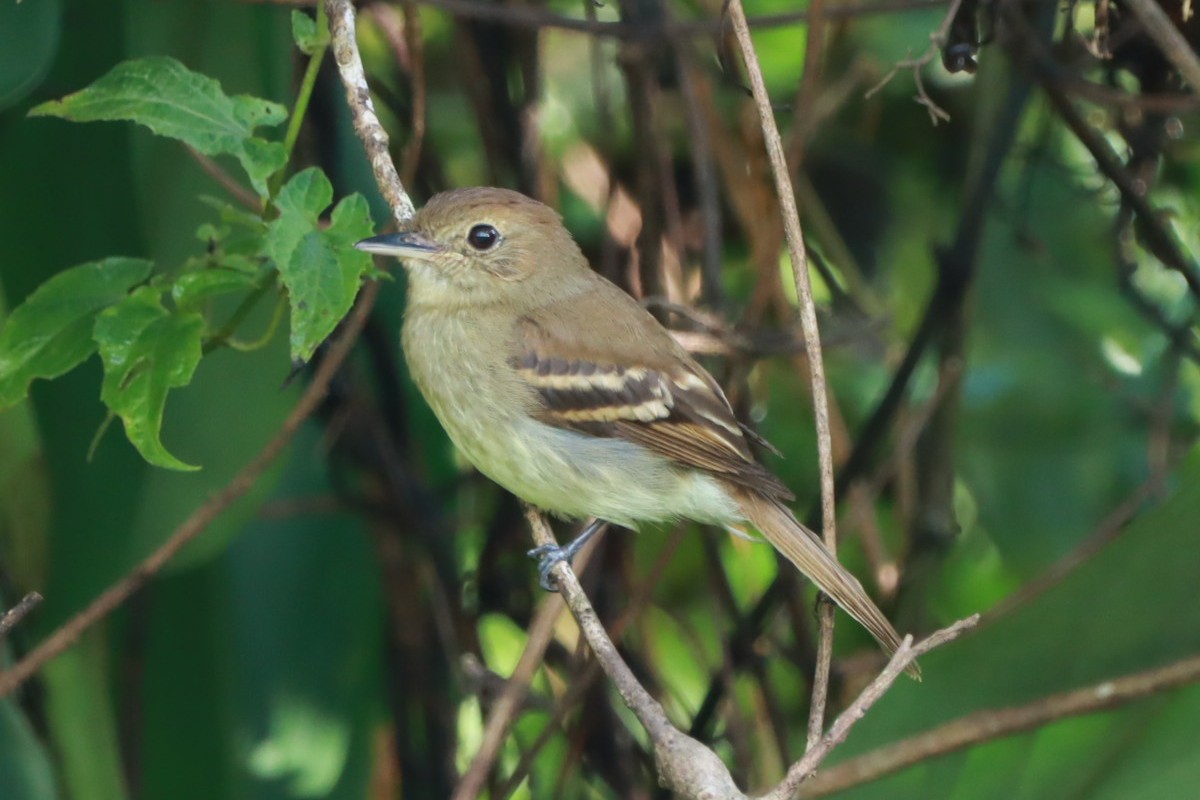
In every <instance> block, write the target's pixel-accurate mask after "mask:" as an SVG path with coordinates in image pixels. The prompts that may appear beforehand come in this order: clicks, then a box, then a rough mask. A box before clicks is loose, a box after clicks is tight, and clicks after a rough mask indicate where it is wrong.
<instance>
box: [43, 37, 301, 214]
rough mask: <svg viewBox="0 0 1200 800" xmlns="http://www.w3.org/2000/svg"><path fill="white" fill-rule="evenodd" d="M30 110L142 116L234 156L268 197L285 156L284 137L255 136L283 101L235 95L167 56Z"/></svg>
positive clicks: (213, 151)
mask: <svg viewBox="0 0 1200 800" xmlns="http://www.w3.org/2000/svg"><path fill="white" fill-rule="evenodd" d="M29 114H30V116H35V117H36V116H50V117H61V118H63V119H69V120H74V121H75V122H95V121H99V120H125V121H129V122H136V123H139V124H141V125H145V126H146V127H147V128H149V129H150V130H152V131H154V132H155V133H157V134H158V135H160V136H168V137H170V138H172V139H178V140H180V141H182V142H185V143H187V144H189V145H191V146H192V147H194V148H196V149H197V150H199V151H200V152H201V153H204V154H205V155H210V156H214V155H220V154H229V155H232V156H234V157H236V158H237V159H238V161H239V162H241V165H242V168H243V169H245V170H246V174H247V175H248V176H249V177H250V182H251V184H252V185H253V186H254V188H255V190H256V191H258V193H259V194H260V195H263V196H266V193H267V177H268V176H270V175H271V173H273V172H275V171H276V170H278V169H280V168H281V167H282V166H283V165H284V164H285V163H286V162H287V153H286V152H285V150H284V148H283V145H282V144H280V143H279V142H268V141H266V140H263V139H259V138H256V137H255V136H254V130H255V128H258V127H259V126H262V125H278V124H279V123H280V122H282V121H283V120H284V119H286V117H287V110H286V109H285V108H284V107H283V106H281V105H279V104H278V103H272V102H271V101H269V100H263V99H261V98H258V97H250V96H248V95H237V96H235V97H230V96H228V95H226V94H225V92H224V91H222V89H221V84H220V83H218V82H217V81H215V80H213V79H212V78H209V77H207V76H205V75H201V74H200V73H197V72H192V71H191V70H189V69H188V68H187V67H185V66H184V65H183V64H180V63H179V62H178V61H176V60H175V59H173V58H167V57H165V56H151V57H149V58H142V59H135V60H132V61H125V62H122V63H120V64H118V65H117V66H115V67H113V69H112V70H111V71H109V73H108V74H107V75H105V76H104V77H102V78H100V79H99V80H98V81H96V82H95V83H93V84H92V85H91V86H89V87H87V88H86V89H82V90H80V91H78V92H75V93H74V94H69V95H67V96H66V97H64V98H63V99H61V100H51V101H49V102H46V103H42V104H41V105H39V106H36V107H35V108H34V109H33V110H31V111H30V112H29Z"/></svg>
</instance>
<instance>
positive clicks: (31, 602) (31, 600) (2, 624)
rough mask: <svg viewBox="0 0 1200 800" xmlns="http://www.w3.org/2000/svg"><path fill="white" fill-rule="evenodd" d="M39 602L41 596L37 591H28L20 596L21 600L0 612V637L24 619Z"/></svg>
mask: <svg viewBox="0 0 1200 800" xmlns="http://www.w3.org/2000/svg"><path fill="white" fill-rule="evenodd" d="M40 602H42V596H41V595H40V594H38V593H37V592H30V593H29V594H27V595H25V596H24V597H22V598H21V602H19V603H17V604H16V605H15V606H13V607H12V608H10V609H9V610H8V611H5V612H4V613H3V614H0V639H3V638H4V636H5V635H6V634H7V633H8V632H9V631H11V630H12V629H13V628H15V627H17V625H19V624H21V620H23V619H25V615H26V614H28V613H29V612H30V611H33V609H34V608H36V607H37V605H38V603H40Z"/></svg>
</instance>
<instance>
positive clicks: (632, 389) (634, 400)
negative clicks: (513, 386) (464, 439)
mask: <svg viewBox="0 0 1200 800" xmlns="http://www.w3.org/2000/svg"><path fill="white" fill-rule="evenodd" d="M637 310H638V311H641V309H640V308H638V309H637ZM653 324H654V328H652V329H649V330H652V331H653V333H648V332H647V330H643V331H641V333H642V334H643V336H657V335H661V336H663V337H666V338H667V340H668V341H671V340H670V339H669V335H668V334H667V333H666V332H665V331H664V330H663V329H661V328H659V327H657V323H656V322H654V323H653ZM620 335H621V334H620V333H619V332H618V333H617V336H618V337H619V336H620ZM517 344H518V352H517V353H516V354H515V355H514V356H513V357H512V358H511V359H510V362H509V363H510V364H511V365H512V367H513V368H514V369H516V370H517V371H518V372H519V373H520V374H521V376H522V377H523V378H524V379H525V380H526V381H528V383H529V384H530V385H531V386H532V387H533V388H534V389H535V390H536V392H537V396H538V398H539V400H540V401H541V409H540V417H541V419H542V420H543V421H545V422H547V423H549V424H552V425H557V426H559V427H563V428H569V429H571V430H575V431H580V432H583V433H588V434H591V435H593V436H603V437H616V438H621V439H625V440H627V441H630V442H635V443H637V444H640V445H642V446H643V447H646V448H648V449H650V450H654V451H656V452H658V453H661V454H662V455H664V456H666V457H668V458H670V459H672V460H674V461H676V462H678V463H679V464H680V465H683V466H688V467H695V468H698V469H702V470H705V471H707V472H711V473H713V474H714V475H719V476H720V477H723V478H725V479H726V480H729V481H732V482H733V483H736V484H739V485H741V486H745V487H747V488H750V489H755V490H757V491H759V492H761V493H763V494H764V495H766V496H767V497H770V498H776V499H779V500H791V499H793V495H792V493H791V492H789V491H788V489H787V487H786V486H784V485H783V484H782V483H781V482H780V481H779V479H778V478H776V477H775V476H774V475H772V474H771V472H770V471H769V470H767V469H766V468H765V467H763V466H762V465H761V464H759V463H758V462H757V461H756V460H755V459H754V455H753V453H752V452H751V451H750V448H749V446H748V444H747V442H746V438H745V435H744V434H743V431H742V426H741V425H740V424H739V423H738V421H737V418H736V417H735V416H734V414H733V410H732V409H731V408H730V406H729V401H728V400H726V399H725V395H724V393H723V392H722V391H721V388H720V387H719V386H718V385H717V383H716V381H714V380H713V379H712V376H710V375H709V374H708V373H707V372H705V371H704V369H703V368H702V367H700V366H699V365H698V364H696V363H695V362H694V361H692V360H691V359H690V358H688V357H687V356H686V355H685V354H683V353H682V352H679V353H676V352H674V351H673V350H672V349H671V348H668V349H667V356H668V357H666V358H664V357H663V355H664V354H663V349H662V348H661V347H660V348H657V349H656V348H653V347H651V348H649V352H647V353H645V355H646V356H647V357H646V358H644V359H638V360H640V361H651V360H653V361H655V362H657V363H656V364H655V365H654V366H650V365H648V364H645V363H633V364H631V363H620V362H619V361H618V360H617V358H616V356H615V354H614V353H615V351H618V350H619V351H620V352H621V353H622V356H623V357H625V358H626V361H628V360H629V357H630V356H632V357H633V358H637V356H636V355H634V354H637V353H639V352H644V351H645V348H644V347H619V343H616V342H612V341H609V342H607V343H605V342H588V343H586V345H585V346H582V347H581V346H575V347H572V348H566V347H564V346H563V345H564V343H563V342H562V341H561V340H558V339H556V338H555V336H554V330H553V328H551V327H549V326H547V325H545V324H541V323H538V322H534V321H533V320H529V319H526V320H522V322H521V324H520V325H519V332H518V337H517ZM606 344H607V345H608V346H606ZM671 345H672V347H673V346H674V342H673V341H671ZM564 351H567V352H572V356H570V357H567V356H565V355H562V354H561V353H563V352H564ZM605 351H608V352H605ZM581 352H582V353H583V354H584V355H583V357H578V355H577V354H579V353H581Z"/></svg>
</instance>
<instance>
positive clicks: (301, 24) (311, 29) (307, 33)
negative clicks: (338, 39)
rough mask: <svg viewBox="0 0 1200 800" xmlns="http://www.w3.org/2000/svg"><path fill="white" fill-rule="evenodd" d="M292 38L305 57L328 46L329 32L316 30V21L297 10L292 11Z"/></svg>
mask: <svg viewBox="0 0 1200 800" xmlns="http://www.w3.org/2000/svg"><path fill="white" fill-rule="evenodd" d="M292 38H293V39H294V40H295V41H296V47H298V48H300V52H301V53H304V54H305V55H306V56H311V55H312V54H313V53H315V52H316V51H317V50H318V49H319V48H321V47H324V46H325V45H327V44H329V30H328V29H327V28H325V27H324V26H322V27H320V28H318V27H317V21H316V20H315V19H313V18H312V17H310V16H309V15H308V14H305V13H304V12H303V11H300V10H299V9H296V10H293V11H292Z"/></svg>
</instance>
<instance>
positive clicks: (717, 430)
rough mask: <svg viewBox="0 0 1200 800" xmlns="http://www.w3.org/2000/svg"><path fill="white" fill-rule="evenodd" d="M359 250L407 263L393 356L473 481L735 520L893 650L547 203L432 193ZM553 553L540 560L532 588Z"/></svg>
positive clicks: (758, 468) (661, 331)
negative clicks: (398, 353)
mask: <svg viewBox="0 0 1200 800" xmlns="http://www.w3.org/2000/svg"><path fill="white" fill-rule="evenodd" d="M357 246H358V248H359V249H360V250H365V251H367V252H369V253H379V254H383V255H389V256H395V257H397V258H399V259H400V260H401V261H402V263H403V264H404V266H405V267H407V268H408V274H409V279H410V280H409V286H408V308H407V311H406V312H405V317H404V331H403V335H402V337H401V338H402V342H403V346H404V355H405V358H406V359H407V360H408V364H409V367H410V369H411V372H412V376H413V379H414V380H415V381H416V384H417V386H418V387H419V388H420V390H421V393H422V394H423V395H424V396H425V399H426V400H427V401H428V402H429V405H430V406H431V407H432V408H433V411H434V413H435V414H436V415H437V418H438V419H439V420H440V421H441V423H442V426H443V427H445V429H446V432H447V433H448V434H449V435H450V438H451V440H453V442H454V444H455V445H456V446H457V447H458V449H459V450H461V451H462V452H463V454H464V455H466V457H467V458H468V459H470V461H471V462H472V463H473V464H474V465H475V466H476V467H477V468H478V469H479V470H480V471H481V472H483V473H484V474H485V475H487V476H488V477H490V478H491V479H492V480H494V481H496V482H497V483H499V484H500V485H501V486H503V487H504V488H506V489H508V490H509V491H510V492H512V493H513V494H515V495H517V496H518V497H520V498H522V499H523V500H525V501H527V502H529V503H532V504H533V505H535V506H537V507H539V508H542V509H545V510H547V511H550V512H553V513H555V514H558V515H562V516H567V517H576V518H583V519H587V518H595V519H597V520H605V521H609V522H613V523H617V524H619V525H624V526H626V527H630V528H636V527H638V525H639V524H640V523H645V522H659V521H666V520H674V519H678V518H680V517H684V518H688V519H692V520H697V521H699V522H706V523H712V524H716V525H737V524H739V523H743V522H749V523H750V524H751V525H753V526H754V527H755V528H757V529H758V530H759V531H761V532H762V534H763V535H764V536H765V537H766V538H767V539H768V540H769V541H770V542H771V544H773V545H774V546H775V547H776V548H777V549H778V550H779V552H780V553H782V554H783V555H784V556H786V557H787V558H788V559H789V560H790V561H791V562H792V563H793V564H795V565H796V567H797V568H798V569H799V570H800V571H801V572H803V573H804V574H805V575H807V576H808V577H809V578H810V579H811V580H812V581H813V582H814V583H816V585H817V586H819V587H820V588H821V590H822V591H823V592H825V594H827V595H829V596H830V597H831V598H833V600H834V601H835V602H836V603H837V604H838V605H839V606H841V607H842V608H843V609H844V610H845V611H846V612H847V613H848V614H850V616H852V617H854V618H855V619H856V620H858V621H859V622H860V623H862V625H864V626H865V627H866V628H867V630H869V631H870V632H871V633H872V634H873V635H874V636H875V638H876V639H877V640H878V641H879V643H880V644H881V645H882V646H883V648H884V649H885V650H887V651H888V652H889V653H890V652H892V651H894V650H895V649H896V647H897V646H899V644H900V637H899V636H898V635H897V634H896V631H895V630H894V629H893V628H892V626H891V625H890V624H889V623H888V621H887V619H886V618H885V617H884V615H883V613H882V612H880V610H879V609H878V608H877V607H876V606H875V604H874V603H873V602H871V599H870V598H869V597H868V596H867V593H866V592H865V591H864V590H863V588H862V585H861V584H859V582H858V581H857V580H856V579H855V578H854V577H853V576H852V575H851V574H850V573H849V572H847V571H846V570H845V569H844V568H843V567H842V566H841V564H839V563H838V562H837V560H836V559H835V558H834V557H833V555H832V554H831V553H830V552H829V550H828V549H826V547H825V545H824V544H823V543H822V542H821V540H820V539H818V538H817V536H816V535H815V534H813V533H812V532H811V531H809V530H808V529H807V528H805V527H804V526H803V525H801V524H800V523H799V522H798V521H797V520H796V518H795V517H794V516H793V515H792V512H791V511H790V510H789V509H788V507H787V505H786V503H787V502H788V501H790V500H792V499H793V495H792V493H791V492H789V491H788V489H787V487H786V486H784V485H783V484H782V483H781V482H780V481H779V479H778V478H776V477H775V476H774V475H773V474H772V473H771V472H770V471H769V470H768V469H767V468H766V467H764V466H762V465H761V464H759V463H758V461H757V460H755V457H754V455H753V453H752V452H751V450H750V447H749V444H748V442H747V431H746V429H744V428H743V427H742V426H741V425H740V424H739V423H738V421H737V418H736V417H735V416H734V414H733V410H732V409H731V408H730V406H729V401H728V400H726V398H725V394H724V393H723V392H722V391H721V387H720V386H718V385H717V382H716V381H715V380H713V378H712V376H710V375H709V374H708V372H706V371H705V370H704V368H703V367H701V366H700V365H699V364H697V363H696V361H695V360H694V359H692V357H691V356H689V355H688V354H687V352H685V351H684V349H683V348H682V347H680V346H679V344H677V343H676V341H675V340H674V339H673V338H672V337H671V335H670V334H669V333H668V332H667V330H666V329H665V328H663V327H662V325H660V324H659V323H658V321H657V320H656V319H654V317H653V316H651V315H650V314H649V313H648V312H647V311H646V310H645V309H643V308H642V307H641V306H640V305H638V303H637V302H636V301H634V300H633V298H631V297H630V296H629V295H627V294H626V293H625V292H623V291H621V290H620V289H619V288H617V287H616V286H615V285H613V284H612V283H610V282H608V281H607V280H605V279H604V278H602V277H600V276H599V275H597V274H596V273H595V272H593V271H592V270H591V269H590V268H589V266H588V263H587V260H586V259H585V258H584V256H583V253H582V252H580V250H579V246H578V245H577V244H576V243H575V240H574V239H573V238H572V237H571V234H570V233H569V232H568V231H567V229H566V228H565V227H563V224H562V219H561V217H559V215H558V214H557V213H556V212H555V211H554V210H552V209H551V208H549V207H547V206H545V205H543V204H541V203H538V202H536V201H534V200H531V199H529V198H528V197H525V196H524V195H521V194H518V193H516V192H511V191H508V190H505V189H489V188H475V189H461V190H457V191H451V192H445V193H443V194H439V195H437V196H435V197H434V198H433V199H431V200H430V201H429V203H428V204H426V205H425V207H424V208H422V209H421V211H420V212H419V213H418V214H417V215H416V216H415V217H414V218H413V219H412V220H411V223H410V224H409V226H408V229H407V230H405V231H402V232H400V233H397V234H391V235H387V236H376V237H373V238H371V239H366V240H364V241H361V242H359V243H358V245H357ZM570 554H571V551H569V552H568V553H567V556H568V557H569V555H570ZM561 557H562V554H561V553H555V554H552V557H551V558H549V559H545V560H543V562H542V574H543V577H544V576H545V571H546V570H548V569H549V567H550V566H551V565H552V564H553V563H554V560H555V558H561Z"/></svg>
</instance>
